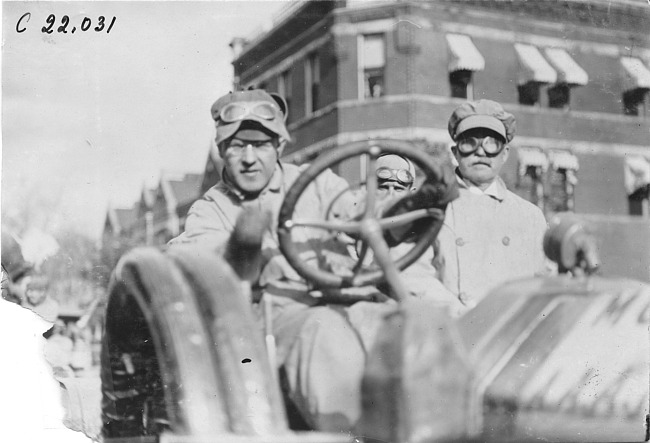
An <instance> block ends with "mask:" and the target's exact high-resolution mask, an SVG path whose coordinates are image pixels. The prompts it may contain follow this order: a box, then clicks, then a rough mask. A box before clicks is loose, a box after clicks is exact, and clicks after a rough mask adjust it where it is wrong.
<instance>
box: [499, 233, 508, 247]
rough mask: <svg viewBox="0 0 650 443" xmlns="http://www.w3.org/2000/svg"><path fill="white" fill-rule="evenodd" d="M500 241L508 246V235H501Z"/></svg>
mask: <svg viewBox="0 0 650 443" xmlns="http://www.w3.org/2000/svg"><path fill="white" fill-rule="evenodd" d="M501 242H502V243H503V244H504V245H506V246H508V245H509V244H510V237H508V236H507V235H506V236H505V237H503V240H501Z"/></svg>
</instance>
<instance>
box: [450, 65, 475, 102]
mask: <svg viewBox="0 0 650 443" xmlns="http://www.w3.org/2000/svg"><path fill="white" fill-rule="evenodd" d="M449 85H450V86H451V96H452V97H456V98H466V99H468V100H474V97H473V96H474V93H473V88H472V71H469V70H466V69H461V70H458V71H454V72H450V73H449Z"/></svg>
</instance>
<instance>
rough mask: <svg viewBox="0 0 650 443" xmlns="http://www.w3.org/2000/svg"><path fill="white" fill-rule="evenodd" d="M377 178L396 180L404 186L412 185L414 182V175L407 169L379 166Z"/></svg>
mask: <svg viewBox="0 0 650 443" xmlns="http://www.w3.org/2000/svg"><path fill="white" fill-rule="evenodd" d="M377 178H378V179H379V180H396V181H397V182H398V183H399V184H401V185H403V186H411V185H412V184H413V176H412V175H411V173H410V172H409V171H407V170H406V169H390V168H386V167H383V168H378V169H377Z"/></svg>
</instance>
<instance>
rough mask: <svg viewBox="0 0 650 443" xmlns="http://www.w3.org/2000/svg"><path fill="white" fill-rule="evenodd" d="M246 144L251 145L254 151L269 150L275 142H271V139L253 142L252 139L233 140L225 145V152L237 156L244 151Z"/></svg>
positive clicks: (273, 147)
mask: <svg viewBox="0 0 650 443" xmlns="http://www.w3.org/2000/svg"><path fill="white" fill-rule="evenodd" d="M248 146H252V147H253V149H254V150H255V151H256V152H262V151H270V150H272V149H275V143H273V140H265V141H258V142H254V141H247V142H242V141H239V140H233V141H231V142H230V144H228V146H227V147H226V154H228V155H231V156H234V157H239V156H241V155H242V154H243V153H244V150H245V149H246V148H247V147H248Z"/></svg>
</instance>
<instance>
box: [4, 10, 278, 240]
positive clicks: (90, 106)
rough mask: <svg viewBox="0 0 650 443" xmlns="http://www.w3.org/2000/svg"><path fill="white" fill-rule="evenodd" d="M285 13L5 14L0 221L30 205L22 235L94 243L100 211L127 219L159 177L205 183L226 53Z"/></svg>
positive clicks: (226, 86) (227, 70)
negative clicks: (111, 210)
mask: <svg viewBox="0 0 650 443" xmlns="http://www.w3.org/2000/svg"><path fill="white" fill-rule="evenodd" d="M288 4H289V2H287V1H280V2H278V1H249V0H240V1H214V2H158V1H147V2H123V1H120V2H3V5H2V6H3V10H2V37H3V46H2V214H3V218H4V217H5V216H7V214H15V213H18V212H20V210H21V208H23V207H25V206H27V205H31V207H32V208H34V207H35V208H36V209H31V212H29V214H30V216H29V217H25V218H29V220H25V228H28V227H30V226H31V225H37V226H34V227H35V228H39V229H44V230H46V231H47V230H49V229H54V228H56V227H61V226H62V225H68V226H74V228H75V229H77V230H78V231H80V232H82V233H84V234H87V235H89V236H91V237H93V238H95V239H98V238H99V237H100V235H101V230H102V227H103V222H104V219H105V216H106V209H107V205H108V204H109V203H110V204H112V205H113V206H117V207H130V206H131V205H132V204H133V203H135V202H136V201H137V199H138V198H139V195H140V191H141V190H142V187H143V185H145V184H146V185H147V186H155V185H156V184H157V182H158V180H159V178H160V175H161V173H189V172H202V171H203V167H204V166H205V162H206V159H207V155H208V150H209V147H210V143H211V139H212V138H213V136H214V126H213V122H212V120H211V117H210V106H211V105H212V103H213V102H214V101H215V100H216V99H217V98H218V97H219V96H220V95H222V94H225V93H227V92H228V91H230V90H231V89H232V80H233V71H232V65H231V61H232V58H233V55H232V50H231V48H230V47H229V46H228V45H229V43H230V41H231V40H232V38H233V37H247V36H250V35H251V34H252V33H254V32H255V31H258V30H260V29H263V28H265V27H268V26H269V24H270V23H271V20H272V19H273V17H274V16H277V14H278V13H279V12H280V11H281V10H282V9H283V8H284V7H287V6H288ZM26 13H30V14H31V15H29V16H25V17H24V18H23V20H22V21H20V23H19V20H20V18H21V17H22V16H23V15H24V14H26ZM50 14H54V16H55V22H54V26H53V27H52V30H53V32H52V33H51V34H47V33H44V32H43V30H42V28H43V27H44V26H47V25H48V23H47V19H48V17H49V16H50ZM64 15H67V16H68V17H69V20H70V22H69V24H68V26H67V27H66V31H68V32H67V33H62V32H58V28H59V27H60V26H61V25H62V20H63V16H64ZM100 16H104V17H105V18H106V19H105V25H104V29H103V30H101V31H100V32H97V31H95V30H94V28H95V27H96V26H98V25H99V22H98V20H99V17H100ZM84 17H88V18H89V19H90V20H91V24H90V28H89V29H88V30H87V31H82V30H81V25H82V24H83V23H84ZM113 17H115V21H114V23H113V26H112V28H111V30H110V32H106V31H107V29H108V26H109V25H110V23H111V21H112V19H113ZM87 23H88V22H87V21H86V24H87ZM73 27H74V28H75V32H74V33H72V32H71V30H72V28H73ZM18 29H19V30H21V31H23V32H18V31H17V30H18ZM23 212H24V211H23Z"/></svg>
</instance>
